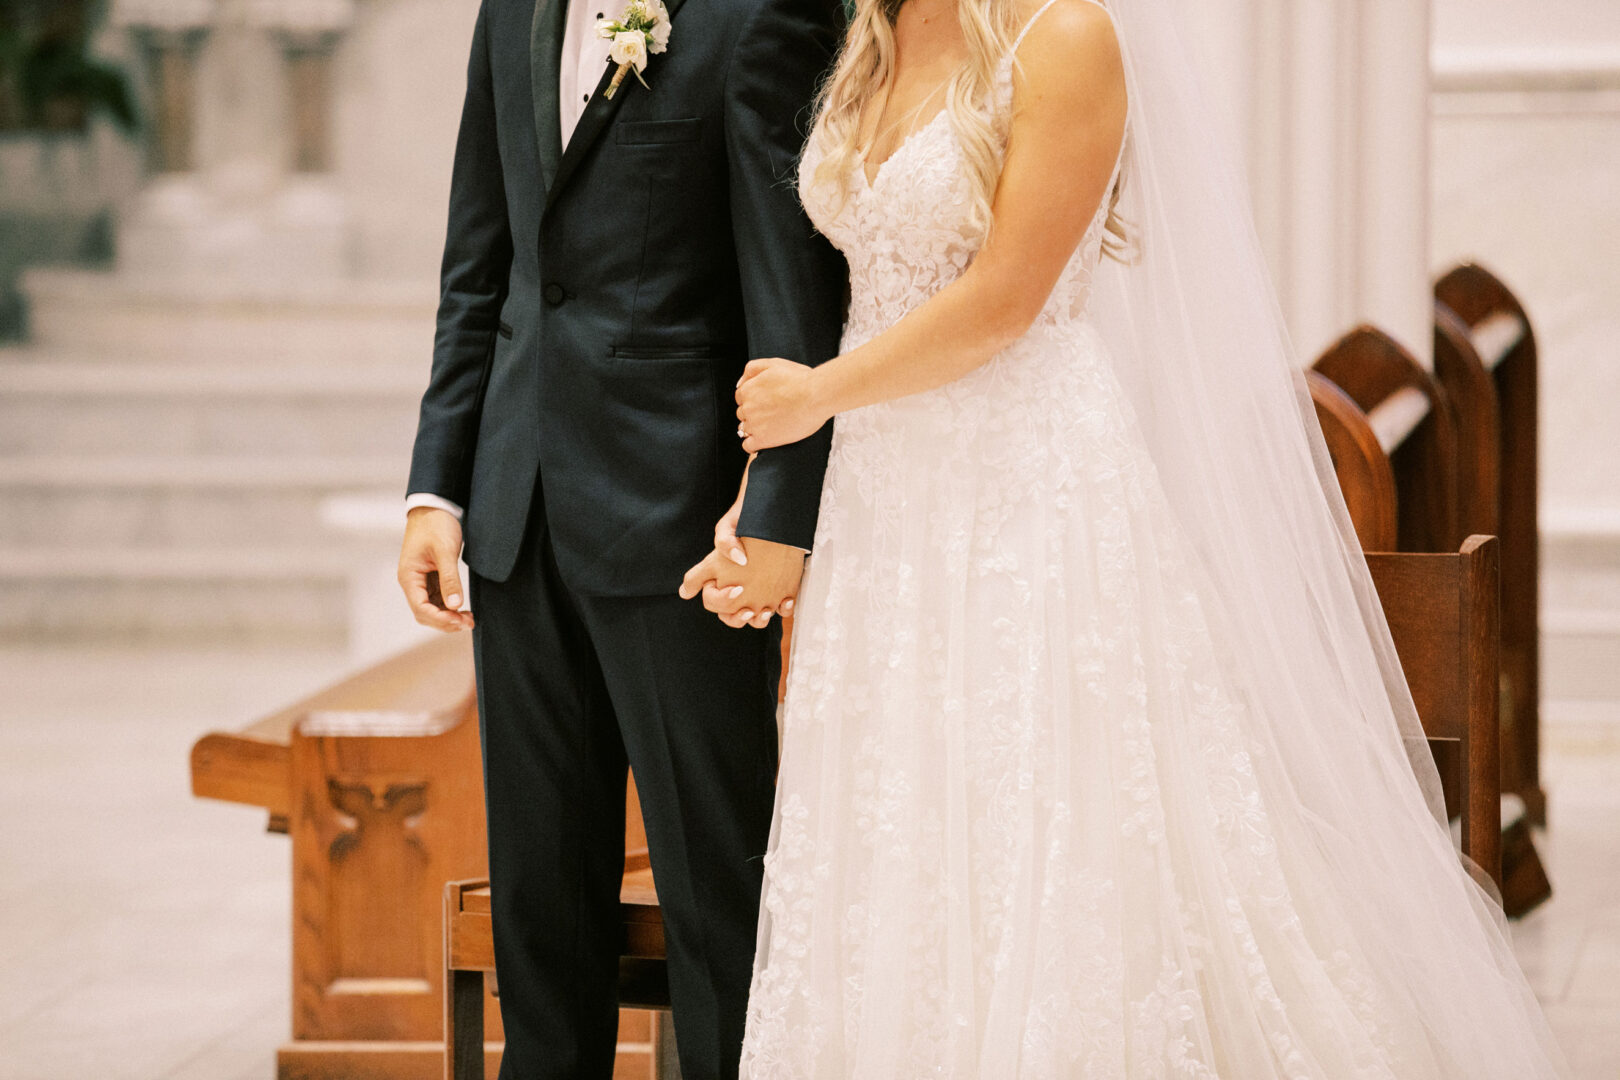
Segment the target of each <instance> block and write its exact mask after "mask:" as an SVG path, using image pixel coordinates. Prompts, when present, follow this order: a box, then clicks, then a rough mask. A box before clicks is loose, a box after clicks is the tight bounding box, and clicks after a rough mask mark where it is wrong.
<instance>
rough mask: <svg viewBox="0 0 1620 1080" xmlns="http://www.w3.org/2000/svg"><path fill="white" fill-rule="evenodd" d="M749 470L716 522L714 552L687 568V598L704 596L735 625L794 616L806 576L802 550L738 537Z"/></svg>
mask: <svg viewBox="0 0 1620 1080" xmlns="http://www.w3.org/2000/svg"><path fill="white" fill-rule="evenodd" d="M747 491H748V473H747V471H746V470H745V471H744V472H743V481H742V486H741V488H739V489H738V491H737V499H736V501H735V502H733V503H732V504H731V508H730V509H729V510H727V511H726V512H725V514H724V515H723V516H722V517H721V518H720V520H719V521H717V522H716V523H715V526H714V550H712V551H711V552H709V554H708V555H706V556H705V557H704V558H703V560H702V561H701V562H699V563H698V564H697V565H696V566H693V567H692V568H691V569H690V570H688V571H687V572H686V576H685V578H684V579H682V581H681V587H680V589H679V590H678V591H679V592H680V595H681V599H683V600H691V599H694V598H696V597H699V596H701V597H702V598H703V606H704V607H705V608H706V609H708V610H709V611H712V612H714V614H715V615H717V616H719V618H720V621H721V622H723V623H725V624H726V625H727V626H730V627H732V628H734V629H741V628H743V627H745V626H752V627H755V628H758V629H763V628H764V627H766V626H768V625H770V621H771V616H772V615H777V614H781V615H791V614H792V613H793V603H794V599H795V597H796V596H797V595H798V592H799V579H800V577H801V576H802V575H803V574H804V554H805V553H804V551H803V550H801V549H800V548H796V547H793V546H791V545H789V544H777V543H773V542H771V541H769V540H763V539H760V538H758V537H752V536H750V537H740V536H738V535H737V522H738V520H739V519H740V518H741V516H742V505H743V496H744V494H746V493H747Z"/></svg>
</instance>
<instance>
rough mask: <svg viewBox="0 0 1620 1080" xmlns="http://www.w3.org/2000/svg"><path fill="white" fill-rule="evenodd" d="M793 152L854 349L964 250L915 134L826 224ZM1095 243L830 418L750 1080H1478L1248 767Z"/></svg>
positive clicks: (749, 1048)
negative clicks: (920, 379)
mask: <svg viewBox="0 0 1620 1080" xmlns="http://www.w3.org/2000/svg"><path fill="white" fill-rule="evenodd" d="M1043 10H1044V9H1043ZM1010 71H1011V69H1010V65H1009V64H1003V66H1002V69H1001V73H1000V83H999V87H998V93H999V100H998V102H997V104H998V107H999V111H1000V113H1001V114H1002V116H1003V117H1005V116H1006V114H1007V112H1008V110H1009V106H1010V99H1011V94H1012V83H1011V74H1010ZM1004 127H1005V124H1003V128H1004ZM1003 134H1004V132H1003ZM821 156H822V155H821V150H820V148H819V146H818V144H817V139H816V138H815V137H814V136H812V139H811V141H810V145H809V147H808V149H807V151H806V153H805V156H804V160H803V161H802V162H801V166H800V192H801V196H802V197H803V198H804V200H805V205H806V207H807V209H808V211H809V213H810V215H811V218H812V220H814V222H815V224H816V225H817V227H818V228H819V229H820V230H821V231H822V232H823V233H825V234H826V235H827V236H828V237H829V238H830V239H831V240H832V242H833V243H834V244H836V245H837V246H838V247H839V248H840V249H841V250H842V251H843V253H844V254H845V256H846V257H847V259H848V262H849V267H850V277H851V293H852V299H851V307H850V313H849V321H848V326H847V329H846V332H845V336H844V342H843V346H844V348H845V349H849V348H852V347H854V346H857V345H859V344H861V343H862V342H863V341H866V340H868V339H870V338H872V337H874V336H875V335H877V334H879V333H881V332H882V331H883V330H885V329H886V328H887V327H889V326H890V325H891V324H893V323H895V322H896V321H897V320H899V319H901V318H902V317H904V316H905V315H906V313H907V312H908V311H910V310H912V309H913V308H916V307H917V306H919V305H920V304H922V303H923V302H924V301H926V300H927V299H928V298H929V297H930V296H931V295H933V294H934V293H935V292H936V291H938V290H939V289H941V288H942V287H944V286H946V285H948V284H949V283H950V282H951V281H952V280H953V279H955V278H956V277H957V276H958V275H959V274H961V273H962V271H963V269H964V268H965V267H966V266H967V265H968V264H969V262H970V261H971V260H972V258H973V256H974V252H975V251H976V250H977V249H978V247H979V244H980V242H981V240H982V239H983V233H982V230H980V229H979V228H976V227H974V226H973V225H972V224H970V221H971V215H970V211H969V182H968V179H967V177H966V175H965V174H964V169H963V160H962V156H961V153H960V151H959V148H958V145H957V142H956V139H955V136H954V134H953V131H952V128H951V126H950V124H949V123H948V121H947V120H946V119H945V118H944V115H943V114H940V115H939V116H936V117H935V118H934V120H933V121H932V122H930V123H928V124H926V125H925V126H923V127H921V128H920V129H918V130H917V131H916V132H915V133H914V134H913V135H912V136H911V137H910V138H909V139H908V140H907V141H906V142H905V143H903V144H902V145H901V146H900V147H899V149H898V150H897V151H896V152H895V153H894V155H893V156H892V157H891V158H890V159H889V160H888V161H887V162H885V163H884V165H883V167H882V168H881V170H880V171H879V172H878V174H877V175H876V177H875V178H874V179H872V180H871V181H870V182H868V181H867V179H866V178H865V175H864V173H863V172H862V171H861V169H860V168H859V167H858V166H857V167H856V168H855V169H854V170H853V171H852V173H851V175H850V177H849V178H848V181H847V184H848V193H849V194H848V198H847V199H846V200H845V202H844V204H843V205H842V206H841V207H838V206H834V205H832V204H831V202H830V200H829V199H828V198H827V197H826V195H825V193H824V192H822V191H821V190H819V189H818V188H817V187H816V186H814V185H813V184H811V183H810V182H809V181H810V177H811V175H812V173H813V171H814V169H815V168H816V165H817V163H818V162H819V161H820V160H821ZM1104 219H1105V213H1104V211H1103V210H1099V212H1098V214H1097V218H1096V220H1095V221H1093V223H1092V225H1091V228H1090V230H1089V231H1088V232H1087V234H1086V236H1085V239H1084V241H1083V243H1082V244H1081V245H1080V247H1079V249H1078V250H1077V251H1076V252H1075V254H1074V256H1073V259H1072V260H1071V262H1070V264H1069V266H1068V268H1067V269H1066V271H1065V272H1064V273H1063V275H1062V277H1061V279H1060V280H1059V281H1058V283H1057V286H1056V287H1055V288H1054V289H1053V290H1052V294H1051V298H1050V300H1049V301H1048V302H1047V304H1046V306H1045V308H1044V310H1043V311H1042V312H1041V314H1040V316H1039V318H1038V319H1037V320H1036V322H1035V324H1034V325H1033V326H1032V327H1031V328H1030V330H1029V332H1028V333H1027V334H1025V335H1024V336H1023V338H1022V339H1021V340H1019V341H1018V342H1017V343H1016V344H1015V345H1013V346H1012V347H1010V348H1008V349H1007V350H1005V351H1004V352H1002V353H1001V354H999V355H997V356H996V357H995V358H994V359H993V360H991V361H990V362H989V363H988V364H986V365H985V366H984V367H982V368H980V369H979V370H977V371H975V372H973V373H972V374H970V375H968V376H967V377H965V378H962V379H960V380H959V381H957V382H954V383H952V384H950V385H947V386H944V387H941V388H939V389H936V390H932V391H929V392H926V393H921V394H917V395H914V396H911V397H907V398H903V399H900V400H896V401H892V402H887V403H883V404H879V405H874V406H870V407H867V408H862V409H859V410H856V411H853V412H849V413H845V414H842V415H840V416H839V417H838V419H837V423H836V428H835V432H834V437H833V448H832V455H831V461H830V463H829V467H828V470H827V476H826V483H825V488H824V493H823V496H822V502H821V516H820V524H819V527H818V530H817V534H816V546H815V553H814V556H813V558H812V559H811V562H810V567H809V569H808V571H807V573H806V575H805V579H804V583H803V588H802V591H801V594H800V599H799V602H798V605H797V611H796V613H795V630H794V641H793V655H792V661H791V665H790V670H789V676H788V688H787V699H786V708H785V714H784V721H783V724H784V728H783V754H782V763H781V774H780V787H779V795H778V800H777V808H776V821H775V825H774V829H773V833H772V837H771V843H770V850H769V854H768V855H767V857H766V884H765V892H764V898H763V904H762V909H761V930H760V938H759V952H758V956H757V959H756V969H755V975H754V981H753V990H752V997H751V1001H750V1004H749V1014H748V1029H747V1037H746V1039H745V1043H744V1048H743V1069H742V1072H743V1075H744V1076H745V1077H749V1078H752V1080H776V1078H795V1080H905V1078H911V1077H918V1078H921V1077H938V1078H957V1080H966V1078H984V1080H1003V1078H1004V1080H1015V1078H1027V1080H1057V1078H1075V1080H1079V1078H1109V1080H1119V1078H1126V1077H1131V1078H1142V1080H1147V1078H1161V1077H1165V1078H1168V1077H1177V1078H1183V1077H1187V1078H1191V1077H1217V1076H1218V1077H1222V1078H1227V1080H1267V1078H1271V1077H1297V1078H1307V1077H1309V1078H1324V1080H1329V1078H1330V1080H1347V1078H1363V1077H1366V1078H1374V1077H1376V1078H1381V1080H1396V1078H1398V1080H1424V1078H1435V1077H1447V1078H1452V1080H1464V1077H1465V1075H1466V1077H1467V1080H1483V1075H1482V1074H1478V1075H1476V1074H1465V1073H1464V1072H1462V1071H1458V1070H1459V1068H1460V1066H1459V1064H1458V1061H1457V1060H1453V1059H1451V1058H1449V1057H1448V1051H1447V1048H1445V1047H1443V1046H1437V1045H1435V1044H1434V1041H1433V1039H1431V1038H1430V1037H1429V1035H1428V1034H1426V1032H1425V1031H1424V1030H1423V1029H1422V1027H1421V1026H1420V1025H1419V1024H1417V1023H1416V1022H1415V1021H1414V1020H1412V1019H1411V1017H1412V1016H1413V1015H1414V1014H1413V1013H1411V1012H1410V1011H1409V1010H1408V1009H1407V1007H1406V1002H1407V998H1408V995H1410V994H1411V993H1413V992H1414V988H1413V987H1410V986H1404V985H1399V984H1396V983H1392V981H1391V980H1389V979H1385V978H1381V973H1380V971H1379V970H1375V968H1374V966H1373V965H1372V963H1371V962H1370V961H1369V958H1368V956H1367V955H1366V953H1365V951H1364V949H1363V947H1362V946H1363V943H1364V942H1365V940H1366V939H1365V934H1366V931H1367V928H1366V927H1361V926H1354V925H1349V924H1347V922H1346V921H1345V919H1344V917H1343V916H1342V914H1341V910H1340V904H1339V903H1338V897H1337V896H1336V895H1335V893H1334V892H1333V891H1332V889H1331V887H1330V886H1329V882H1328V878H1327V875H1325V874H1319V873H1318V872H1317V861H1316V860H1317V853H1316V851H1315V850H1314V847H1313V845H1312V844H1311V843H1310V841H1309V839H1308V838H1307V835H1306V833H1305V831H1304V829H1303V826H1304V825H1305V822H1304V821H1302V820H1299V814H1298V811H1297V809H1295V804H1294V802H1293V801H1292V800H1291V798H1290V795H1289V793H1288V792H1287V791H1285V790H1273V789H1271V788H1268V787H1267V785H1266V784H1265V783H1263V782H1262V780H1261V779H1260V778H1258V777H1257V772H1256V769H1255V767H1254V765H1255V755H1257V754H1260V753H1262V752H1263V747H1262V743H1261V741H1260V740H1257V739H1254V738H1251V735H1250V732H1249V715H1248V712H1247V711H1246V708H1245V704H1244V700H1245V699H1244V694H1243V692H1242V687H1241V685H1237V684H1235V682H1234V679H1233V677H1232V676H1231V675H1230V674H1229V671H1230V668H1229V665H1228V664H1227V663H1226V660H1225V657H1223V650H1222V638H1223V633H1222V627H1221V625H1220V624H1219V623H1218V622H1217V620H1216V617H1215V614H1214V613H1212V612H1211V611H1208V610H1205V609H1204V606H1203V605H1202V604H1201V603H1200V599H1199V596H1200V593H1201V590H1200V588H1199V581H1198V579H1197V575H1198V574H1199V572H1200V571H1199V570H1198V569H1197V562H1196V560H1195V559H1194V558H1193V557H1192V553H1191V552H1190V551H1189V550H1188V549H1187V545H1186V543H1185V542H1184V539H1183V537H1182V536H1181V534H1180V531H1179V530H1178V524H1177V521H1176V520H1174V519H1173V517H1172V515H1171V513H1170V512H1169V510H1168V507H1167V504H1166V502H1165V499H1164V497H1163V494H1162V491H1161V483H1160V479H1159V477H1158V476H1157V475H1156V472H1155V467H1154V462H1153V460H1151V459H1150V457H1149V454H1148V452H1147V449H1146V447H1145V446H1144V443H1143V440H1142V438H1141V436H1140V434H1139V427H1138V424H1137V421H1136V418H1135V417H1134V416H1133V413H1132V411H1131V408H1130V407H1129V404H1128V401H1127V398H1126V396H1125V395H1124V394H1123V393H1122V390H1121V386H1120V383H1119V380H1118V379H1117V377H1116V372H1115V370H1114V369H1113V366H1112V362H1111V359H1110V355H1109V352H1108V351H1107V350H1106V349H1105V348H1104V346H1103V345H1102V341H1101V337H1100V335H1099V334H1098V332H1097V331H1096V329H1095V328H1094V326H1093V323H1092V320H1091V316H1090V314H1089V313H1088V304H1089V302H1090V299H1091V297H1090V290H1091V282H1092V279H1093V275H1094V271H1095V270H1096V268H1097V266H1098V262H1099V258H1100V257H1101V247H1102V240H1103V232H1104V230H1103V226H1104ZM1430 824H1431V825H1432V822H1431V823H1430ZM1459 876H1460V875H1459ZM1504 1075H1505V1074H1504ZM1515 1075H1529V1074H1528V1073H1524V1074H1515Z"/></svg>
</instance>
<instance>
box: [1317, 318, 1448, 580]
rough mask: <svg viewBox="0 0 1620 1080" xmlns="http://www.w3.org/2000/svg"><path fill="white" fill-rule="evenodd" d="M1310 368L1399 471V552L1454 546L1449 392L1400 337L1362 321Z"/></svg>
mask: <svg viewBox="0 0 1620 1080" xmlns="http://www.w3.org/2000/svg"><path fill="white" fill-rule="evenodd" d="M1311 366H1312V369H1313V370H1315V371H1316V372H1318V373H1319V374H1321V375H1324V376H1326V377H1327V378H1328V379H1330V380H1332V382H1333V383H1334V384H1335V385H1336V386H1338V387H1339V389H1341V390H1343V391H1344V392H1345V393H1346V394H1347V395H1349V397H1350V399H1351V400H1352V401H1354V402H1355V403H1356V405H1357V406H1359V407H1360V409H1361V411H1362V412H1363V413H1365V414H1366V416H1367V422H1368V423H1369V424H1370V425H1371V427H1372V429H1373V431H1374V433H1375V434H1376V435H1377V437H1378V442H1379V445H1380V446H1382V447H1383V449H1384V452H1385V453H1386V454H1388V455H1389V460H1390V465H1391V466H1392V468H1393V469H1394V472H1395V488H1396V499H1397V504H1398V509H1399V520H1398V540H1399V543H1398V548H1399V550H1401V551H1456V550H1457V546H1458V545H1459V544H1460V543H1461V542H1462V534H1461V532H1460V530H1459V529H1458V526H1457V470H1458V466H1457V433H1456V419H1455V416H1454V414H1453V412H1452V408H1451V404H1450V402H1449V400H1448V399H1447V398H1446V394H1445V391H1444V390H1442V389H1441V387H1440V384H1439V383H1438V382H1437V381H1436V380H1435V378H1434V377H1433V376H1432V375H1430V374H1429V373H1428V372H1427V371H1425V370H1424V369H1423V366H1422V365H1421V364H1419V363H1418V362H1417V359H1416V358H1415V357H1414V356H1413V355H1412V354H1411V353H1410V352H1408V351H1407V350H1406V349H1405V348H1403V347H1402V346H1401V344H1400V343H1399V342H1397V341H1396V340H1395V339H1394V338H1392V337H1390V336H1389V335H1388V334H1386V333H1384V332H1383V331H1382V330H1379V329H1377V328H1376V327H1372V326H1361V327H1358V328H1357V329H1355V330H1352V331H1351V332H1350V333H1348V334H1346V335H1345V336H1344V337H1342V338H1340V339H1339V341H1338V342H1336V343H1335V344H1334V345H1332V346H1331V347H1330V348H1329V349H1328V350H1327V351H1326V352H1324V353H1323V354H1322V355H1321V356H1320V357H1318V358H1317V360H1316V363H1314V364H1313V365H1311Z"/></svg>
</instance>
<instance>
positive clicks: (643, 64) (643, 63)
mask: <svg viewBox="0 0 1620 1080" xmlns="http://www.w3.org/2000/svg"><path fill="white" fill-rule="evenodd" d="M608 55H610V56H612V57H613V62H614V63H615V64H631V65H634V67H635V69H636V70H637V71H638V72H639V71H645V70H647V35H646V34H643V33H642V32H641V31H640V30H624V31H621V32H620V33H617V34H614V35H613V47H612V48H611V49H610V50H609V51H608Z"/></svg>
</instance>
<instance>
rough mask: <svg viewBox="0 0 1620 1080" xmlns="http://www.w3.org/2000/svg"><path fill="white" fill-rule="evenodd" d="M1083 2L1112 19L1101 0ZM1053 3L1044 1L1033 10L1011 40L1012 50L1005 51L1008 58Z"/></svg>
mask: <svg viewBox="0 0 1620 1080" xmlns="http://www.w3.org/2000/svg"><path fill="white" fill-rule="evenodd" d="M1085 2H1086V3H1088V4H1091V5H1093V6H1095V7H1100V8H1102V9H1103V11H1104V12H1105V13H1106V14H1107V15H1108V17H1109V18H1110V19H1112V18H1113V17H1114V13H1113V12H1111V11H1109V10H1108V5H1107V4H1105V3H1103V2H1102V0H1085ZM1055 3H1057V0H1046V3H1044V4H1042V5H1041V6H1040V7H1038V8H1036V9H1035V14H1033V15H1031V16H1030V17H1029V21H1028V22H1026V23H1025V24H1024V28H1023V29H1022V30H1020V31H1018V36H1017V37H1016V38H1014V39H1013V43H1012V48H1010V49H1008V50H1007V55H1008V56H1011V55H1012V54H1013V53H1015V52H1017V51H1018V46H1020V45H1022V44H1023V43H1024V38H1026V37H1027V36H1029V32H1030V30H1032V29H1033V28H1034V26H1035V20H1037V19H1039V18H1040V17H1041V16H1042V15H1045V14H1046V9H1047V8H1049V7H1051V6H1052V5H1053V4H1055Z"/></svg>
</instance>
